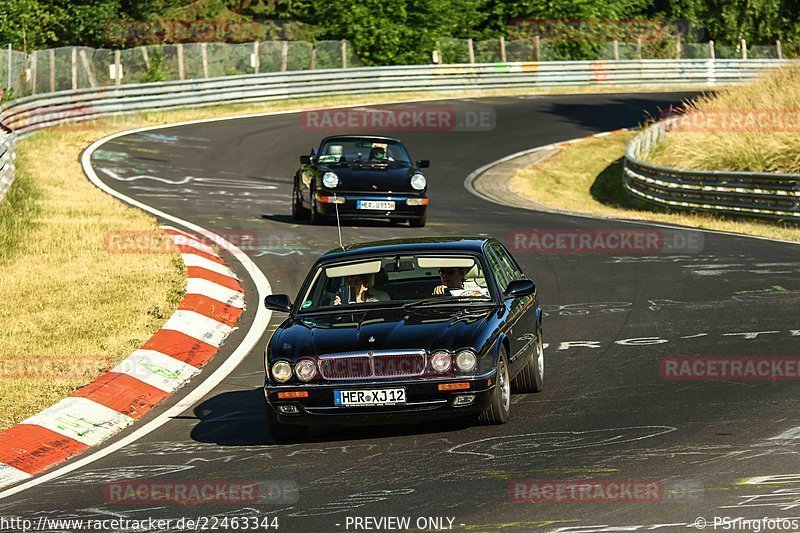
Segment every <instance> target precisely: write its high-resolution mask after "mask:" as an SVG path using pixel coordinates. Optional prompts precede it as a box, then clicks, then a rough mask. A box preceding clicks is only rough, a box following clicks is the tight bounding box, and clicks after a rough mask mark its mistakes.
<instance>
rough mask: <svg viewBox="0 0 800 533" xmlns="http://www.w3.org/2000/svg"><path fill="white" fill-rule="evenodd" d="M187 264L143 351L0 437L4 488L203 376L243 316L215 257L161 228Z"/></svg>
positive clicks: (236, 291) (235, 282) (235, 287)
mask: <svg viewBox="0 0 800 533" xmlns="http://www.w3.org/2000/svg"><path fill="white" fill-rule="evenodd" d="M164 231H165V233H166V234H167V235H168V236H169V238H170V239H171V240H172V241H173V243H174V244H175V246H176V247H177V249H178V251H179V252H180V254H181V258H182V259H183V262H184V264H185V265H186V269H187V274H188V276H187V277H188V279H187V283H186V294H185V295H184V297H183V300H181V302H180V304H179V305H178V310H177V311H175V313H174V314H173V315H172V316H171V317H170V318H169V320H167V322H166V323H165V324H164V326H162V328H161V329H160V330H159V331H157V332H156V333H155V334H154V335H153V337H152V338H150V340H148V341H147V342H146V343H145V344H144V345H143V346H142V347H141V348H140V349H139V350H136V351H135V352H133V353H132V354H131V355H130V356H128V357H127V358H126V359H124V360H123V361H122V362H120V363H119V364H118V365H117V366H115V367H114V368H112V369H111V370H109V371H108V372H106V373H105V374H102V375H101V376H99V377H98V378H97V379H95V380H94V381H93V382H92V383H90V384H88V385H86V386H85V387H82V388H80V389H78V390H77V391H75V392H74V393H72V394H71V395H70V396H69V397H67V398H64V399H63V400H61V401H60V402H58V403H57V404H55V405H53V406H51V407H48V408H47V409H45V410H43V411H41V412H39V413H37V414H35V415H33V416H32V417H30V418H28V419H26V420H23V421H22V422H20V423H19V424H17V425H15V426H12V427H10V428H8V429H6V430H5V431H2V432H0V488H2V487H6V486H8V485H11V484H14V483H17V482H19V481H22V480H25V479H28V478H30V477H32V476H34V475H36V474H39V473H40V472H43V471H45V470H47V469H48V468H50V467H52V466H54V465H56V464H58V463H61V462H63V461H65V460H66V459H68V458H70V457H72V456H74V455H77V454H79V453H82V452H84V451H86V450H87V449H89V448H91V447H92V446H97V445H98V444H100V443H101V442H103V441H104V440H106V439H108V438H109V437H112V436H113V435H115V434H117V433H119V432H120V431H121V430H122V429H123V428H125V427H127V426H130V425H131V424H133V423H134V421H136V420H137V419H139V418H141V417H142V416H144V415H145V414H146V413H147V412H148V411H149V410H150V409H151V408H152V407H153V406H154V405H156V404H157V403H158V402H160V401H161V400H163V399H164V398H166V397H168V396H169V395H171V394H172V393H174V392H175V391H176V390H177V389H179V388H180V387H181V386H182V385H184V384H185V383H186V382H187V381H189V380H190V379H191V378H192V377H194V376H195V375H196V374H198V373H199V372H200V369H201V368H202V367H203V366H204V365H205V364H206V363H208V361H210V360H211V359H212V358H213V357H214V355H216V353H217V351H218V350H219V347H220V344H221V343H222V341H223V340H224V339H225V337H227V336H228V335H229V334H230V333H231V331H233V330H234V327H235V325H236V322H237V321H238V320H239V317H240V316H241V314H242V312H243V311H244V308H245V304H244V293H243V291H242V287H241V285H240V283H239V279H238V278H237V277H236V275H235V274H234V273H233V271H232V270H230V269H229V268H228V267H227V266H226V265H225V263H224V262H223V260H222V258H220V256H219V255H218V254H217V252H216V251H215V250H214V249H213V248H211V247H210V246H207V245H206V244H203V243H202V242H200V241H199V240H197V239H196V238H195V237H193V236H192V235H190V234H188V233H185V232H183V231H180V230H177V229H175V228H172V227H164Z"/></svg>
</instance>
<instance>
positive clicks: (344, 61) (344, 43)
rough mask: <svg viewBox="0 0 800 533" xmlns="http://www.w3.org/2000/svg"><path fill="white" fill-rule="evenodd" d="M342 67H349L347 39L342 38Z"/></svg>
mask: <svg viewBox="0 0 800 533" xmlns="http://www.w3.org/2000/svg"><path fill="white" fill-rule="evenodd" d="M342 68H347V41H345V40H344V39H342Z"/></svg>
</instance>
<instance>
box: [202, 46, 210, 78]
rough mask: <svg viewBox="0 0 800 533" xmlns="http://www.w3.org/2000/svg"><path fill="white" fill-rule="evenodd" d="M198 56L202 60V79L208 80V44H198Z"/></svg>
mask: <svg viewBox="0 0 800 533" xmlns="http://www.w3.org/2000/svg"><path fill="white" fill-rule="evenodd" d="M200 56H201V58H202V60H203V77H204V78H208V77H209V76H208V43H201V44H200Z"/></svg>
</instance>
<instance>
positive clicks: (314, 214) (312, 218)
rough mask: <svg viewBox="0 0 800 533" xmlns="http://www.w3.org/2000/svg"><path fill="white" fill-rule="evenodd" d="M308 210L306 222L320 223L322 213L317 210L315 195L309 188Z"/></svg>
mask: <svg viewBox="0 0 800 533" xmlns="http://www.w3.org/2000/svg"><path fill="white" fill-rule="evenodd" d="M309 211H310V213H309V217H308V222H309V223H310V224H321V223H322V215H320V214H319V211H317V195H316V194H314V189H311V209H310V210H309Z"/></svg>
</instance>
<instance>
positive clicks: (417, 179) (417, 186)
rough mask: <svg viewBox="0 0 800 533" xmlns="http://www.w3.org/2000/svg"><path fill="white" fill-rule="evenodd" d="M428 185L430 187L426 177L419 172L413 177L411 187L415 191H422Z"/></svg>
mask: <svg viewBox="0 0 800 533" xmlns="http://www.w3.org/2000/svg"><path fill="white" fill-rule="evenodd" d="M427 185H428V180H426V179H425V176H423V175H422V174H420V173H419V172H417V173H416V174H414V175H413V176H411V187H412V188H414V190H417V191H421V190H423V189H425V187H426V186H427Z"/></svg>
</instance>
